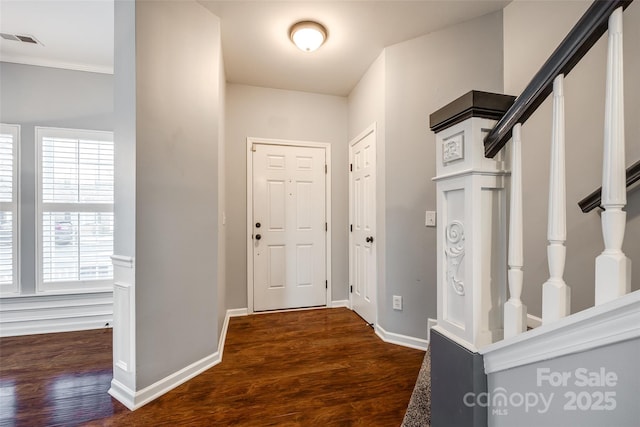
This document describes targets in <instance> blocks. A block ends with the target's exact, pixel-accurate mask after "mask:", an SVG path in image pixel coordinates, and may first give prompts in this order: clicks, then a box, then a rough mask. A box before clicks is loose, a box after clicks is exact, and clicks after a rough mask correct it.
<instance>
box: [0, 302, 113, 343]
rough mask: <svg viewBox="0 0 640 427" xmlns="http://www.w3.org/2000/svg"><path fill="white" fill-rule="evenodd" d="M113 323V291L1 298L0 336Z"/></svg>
mask: <svg viewBox="0 0 640 427" xmlns="http://www.w3.org/2000/svg"><path fill="white" fill-rule="evenodd" d="M112 324H113V292H111V291H109V292H96V293H86V294H68V295H66V294H64V295H29V296H21V297H16V298H5V299H3V300H2V301H0V337H10V336H22V335H35V334H50V333H57V332H71V331H84V330H90V329H101V328H104V327H109V326H110V325H112Z"/></svg>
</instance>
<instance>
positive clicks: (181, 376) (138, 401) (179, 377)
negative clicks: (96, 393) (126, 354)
mask: <svg viewBox="0 0 640 427" xmlns="http://www.w3.org/2000/svg"><path fill="white" fill-rule="evenodd" d="M221 361H222V358H221V356H220V352H219V351H216V352H215V353H213V354H211V355H209V356H206V357H203V358H202V359H200V360H198V361H197V362H194V363H192V364H191V365H189V366H187V367H184V368H182V369H180V370H179V371H177V372H174V373H173V374H171V375H169V376H167V377H164V378H163V379H161V380H160V381H156V382H155V383H153V384H151V385H150V386H148V387H145V388H143V389H142V390H140V391H137V392H132V390H131V389H129V388H128V387H125V386H124V385H123V384H120V383H118V382H117V381H116V380H112V381H111V389H109V394H110V395H111V396H112V397H114V398H116V399H118V400H119V401H120V403H122V404H123V405H124V406H126V407H127V408H129V409H130V410H132V411H135V410H136V409H138V408H140V407H142V406H144V405H146V404H147V403H149V402H151V401H152V400H155V399H157V398H158V397H160V396H162V395H163V394H165V393H167V392H169V391H171V390H173V389H174V388H176V387H178V386H179V385H181V384H183V383H185V382H187V381H189V380H190V379H191V378H193V377H195V376H196V375H198V374H200V373H202V372H204V371H206V370H207V369H209V368H212V367H214V366H215V365H217V364H218V363H220V362H221ZM114 382H115V383H116V384H115V387H114ZM120 398H123V400H120Z"/></svg>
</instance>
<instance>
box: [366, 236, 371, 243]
mask: <svg viewBox="0 0 640 427" xmlns="http://www.w3.org/2000/svg"><path fill="white" fill-rule="evenodd" d="M364 240H366V242H367V243H373V236H369V237H367V238H366V239H364Z"/></svg>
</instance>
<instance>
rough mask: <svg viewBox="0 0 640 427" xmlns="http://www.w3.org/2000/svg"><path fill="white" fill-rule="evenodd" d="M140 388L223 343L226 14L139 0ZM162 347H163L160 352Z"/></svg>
mask: <svg viewBox="0 0 640 427" xmlns="http://www.w3.org/2000/svg"><path fill="white" fill-rule="evenodd" d="M135 13H136V20H135V25H136V31H135V37H136V70H135V71H136V97H137V98H136V115H137V116H136V241H135V245H136V284H135V287H136V340H137V343H136V344H137V345H136V364H137V383H136V388H137V389H142V388H144V387H146V386H148V385H150V384H152V383H154V382H155V381H157V380H159V379H161V378H164V377H166V376H167V375H169V374H172V373H174V372H176V371H178V370H180V369H182V368H184V367H185V366H188V365H190V364H191V363H193V362H196V361H198V360H200V359H202V358H204V357H207V356H210V355H212V354H213V353H215V351H216V350H217V349H218V348H217V347H218V334H217V333H216V332H217V331H218V330H219V329H218V322H219V317H218V311H219V306H218V301H217V290H218V286H217V283H216V282H217V278H218V259H217V258H218V229H217V227H218V168H217V165H218V142H219V118H220V114H221V112H220V84H221V82H220V80H221V79H222V78H223V76H222V75H221V73H220V60H221V52H220V23H219V19H218V18H217V17H215V16H214V15H212V14H211V13H210V12H208V11H207V10H206V9H204V8H203V7H202V6H201V5H200V4H198V3H196V2H191V1H188V2H187V1H183V2H136V10H135ZM159 356H160V357H159Z"/></svg>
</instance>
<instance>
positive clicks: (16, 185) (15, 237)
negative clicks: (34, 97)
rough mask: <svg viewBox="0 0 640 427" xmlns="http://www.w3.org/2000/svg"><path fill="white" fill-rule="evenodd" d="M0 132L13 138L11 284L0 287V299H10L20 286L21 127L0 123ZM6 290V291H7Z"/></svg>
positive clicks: (16, 293) (18, 290)
mask: <svg viewBox="0 0 640 427" xmlns="http://www.w3.org/2000/svg"><path fill="white" fill-rule="evenodd" d="M0 132H2V133H5V132H6V133H9V134H11V135H12V136H13V141H12V149H13V171H12V172H13V186H12V191H13V194H12V197H11V198H12V199H13V201H12V202H9V203H10V204H11V205H12V209H11V213H12V215H13V218H12V226H13V230H12V234H11V239H12V241H13V248H12V250H13V259H12V261H13V262H12V263H13V265H12V267H13V273H12V274H13V283H12V284H11V285H10V286H7V285H0V297H11V296H16V295H20V290H21V285H20V270H21V268H20V267H21V264H20V261H21V258H22V257H21V256H20V244H21V236H22V233H21V232H20V211H21V209H20V205H21V203H20V199H21V195H22V191H21V189H20V183H21V179H20V171H21V169H22V168H21V167H20V159H21V152H22V149H21V147H22V144H21V143H20V139H21V138H20V137H21V127H20V125H14V124H8V123H1V124H0ZM4 204H6V202H1V203H0V205H4ZM7 289H8V290H7Z"/></svg>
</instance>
